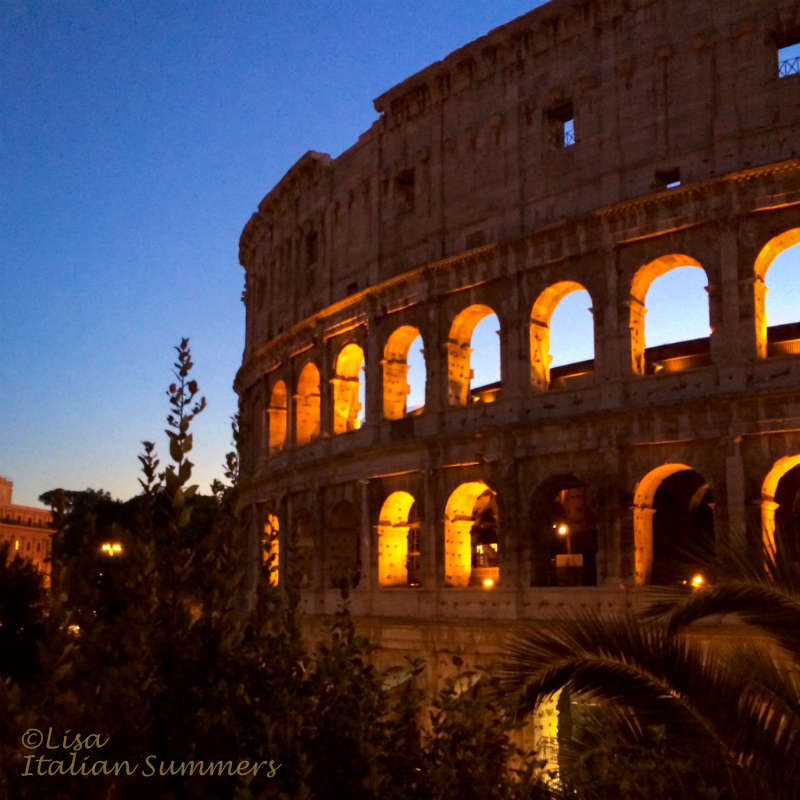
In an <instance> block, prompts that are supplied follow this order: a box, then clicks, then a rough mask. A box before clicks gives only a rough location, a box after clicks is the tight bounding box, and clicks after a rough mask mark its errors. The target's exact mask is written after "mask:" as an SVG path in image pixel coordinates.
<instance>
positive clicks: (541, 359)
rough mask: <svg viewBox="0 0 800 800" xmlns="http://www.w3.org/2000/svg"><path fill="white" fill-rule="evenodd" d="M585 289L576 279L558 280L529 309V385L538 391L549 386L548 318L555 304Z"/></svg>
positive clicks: (550, 358)
mask: <svg viewBox="0 0 800 800" xmlns="http://www.w3.org/2000/svg"><path fill="white" fill-rule="evenodd" d="M579 291H587V289H586V287H585V286H583V285H582V284H580V283H578V282H577V281H558V282H557V283H553V284H551V285H550V286H548V287H547V288H546V289H545V290H544V291H543V292H542V293H541V294H540V295H539V296H538V297H537V298H536V302H535V303H534V304H533V308H532V310H531V322H530V347H531V386H532V387H533V388H534V389H537V390H539V391H546V390H547V389H548V388H549V387H550V362H551V361H552V355H551V354H550V319H551V318H552V316H553V312H554V311H555V310H556V306H557V305H558V304H559V303H560V302H561V301H562V300H563V299H564V298H565V297H566V296H567V295H570V294H572V293H573V292H579Z"/></svg>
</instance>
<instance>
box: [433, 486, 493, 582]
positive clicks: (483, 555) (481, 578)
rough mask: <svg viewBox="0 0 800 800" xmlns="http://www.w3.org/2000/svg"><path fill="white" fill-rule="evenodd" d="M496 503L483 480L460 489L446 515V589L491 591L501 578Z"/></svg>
mask: <svg viewBox="0 0 800 800" xmlns="http://www.w3.org/2000/svg"><path fill="white" fill-rule="evenodd" d="M499 558H500V553H499V545H498V539H497V500H496V497H495V492H493V491H492V490H491V489H490V488H489V487H488V486H487V485H486V484H485V483H484V482H483V481H470V482H468V483H462V484H461V485H460V486H458V487H457V488H456V489H455V490H454V491H453V493H452V494H451V495H450V497H449V499H448V500H447V506H446V507H445V512H444V571H445V585H447V586H483V587H484V588H486V589H491V588H492V587H494V586H496V585H497V582H498V580H499V577H500V560H499Z"/></svg>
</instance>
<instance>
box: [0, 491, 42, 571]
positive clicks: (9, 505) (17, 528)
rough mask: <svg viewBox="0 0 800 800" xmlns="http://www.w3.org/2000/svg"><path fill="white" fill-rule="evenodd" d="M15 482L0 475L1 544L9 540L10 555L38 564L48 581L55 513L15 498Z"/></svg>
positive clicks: (37, 566)
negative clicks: (22, 502)
mask: <svg viewBox="0 0 800 800" xmlns="http://www.w3.org/2000/svg"><path fill="white" fill-rule="evenodd" d="M13 491H14V484H13V482H12V481H10V480H8V479H7V478H3V477H2V476H0V544H2V543H3V542H7V543H8V546H9V549H8V557H9V558H14V557H15V556H16V555H19V556H20V557H21V558H24V559H26V560H28V561H30V562H31V563H32V564H34V565H35V566H36V568H37V569H38V570H39V572H41V573H42V575H44V576H45V580H46V581H49V577H50V550H51V543H52V539H53V515H52V514H51V513H50V511H48V510H47V509H44V508H35V507H33V506H20V505H16V504H15V503H13V502H12V499H13V498H12V493H13Z"/></svg>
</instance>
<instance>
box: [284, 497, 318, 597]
mask: <svg viewBox="0 0 800 800" xmlns="http://www.w3.org/2000/svg"><path fill="white" fill-rule="evenodd" d="M286 556H287V558H286V561H287V572H288V575H289V578H290V579H291V581H292V583H293V584H294V585H295V586H296V587H298V588H299V589H307V588H309V587H310V586H311V584H312V575H313V567H314V564H313V559H314V534H313V526H312V524H311V515H310V514H308V513H307V512H305V511H303V512H300V513H299V514H297V515H296V516H295V518H294V524H293V525H292V530H291V541H290V542H289V549H288V552H287V553H286Z"/></svg>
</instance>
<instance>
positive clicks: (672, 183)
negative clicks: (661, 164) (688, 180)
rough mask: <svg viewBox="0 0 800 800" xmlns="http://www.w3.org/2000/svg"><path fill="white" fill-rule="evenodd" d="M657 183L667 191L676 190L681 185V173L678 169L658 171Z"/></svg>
mask: <svg viewBox="0 0 800 800" xmlns="http://www.w3.org/2000/svg"><path fill="white" fill-rule="evenodd" d="M656 183H658V184H661V185H662V186H663V187H664V188H665V189H676V188H677V187H678V186H680V185H681V171H680V170H679V169H678V168H677V167H673V168H672V169H657V170H656Z"/></svg>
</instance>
